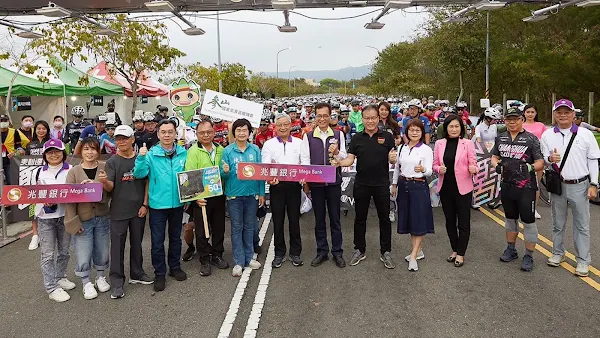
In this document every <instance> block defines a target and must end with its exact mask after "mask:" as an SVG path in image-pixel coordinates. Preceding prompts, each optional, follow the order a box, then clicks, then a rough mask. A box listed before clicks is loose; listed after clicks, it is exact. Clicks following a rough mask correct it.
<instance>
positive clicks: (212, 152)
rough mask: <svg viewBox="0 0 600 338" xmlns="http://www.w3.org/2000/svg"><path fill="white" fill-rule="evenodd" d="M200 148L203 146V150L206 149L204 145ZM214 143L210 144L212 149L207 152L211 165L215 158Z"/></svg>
mask: <svg viewBox="0 0 600 338" xmlns="http://www.w3.org/2000/svg"><path fill="white" fill-rule="evenodd" d="M202 148H204V150H206V151H208V150H207V149H206V147H204V146H202ZM215 148H216V147H215V145H214V144H213V146H212V151H208V154H209V155H210V163H212V165H213V166H215V165H216V164H215V159H216V158H217V150H216V149H215Z"/></svg>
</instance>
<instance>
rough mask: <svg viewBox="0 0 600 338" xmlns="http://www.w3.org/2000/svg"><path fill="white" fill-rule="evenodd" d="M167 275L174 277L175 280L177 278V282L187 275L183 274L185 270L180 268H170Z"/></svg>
mask: <svg viewBox="0 0 600 338" xmlns="http://www.w3.org/2000/svg"><path fill="white" fill-rule="evenodd" d="M169 276H171V277H173V278H175V280H177V281H179V282H181V281H184V280H186V279H187V275H186V274H185V271H183V270H181V268H179V269H174V270H171V272H169Z"/></svg>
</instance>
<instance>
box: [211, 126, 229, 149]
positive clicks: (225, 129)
mask: <svg viewBox="0 0 600 338" xmlns="http://www.w3.org/2000/svg"><path fill="white" fill-rule="evenodd" d="M214 129H215V138H214V142H215V143H218V144H220V145H222V146H223V147H227V145H228V144H229V139H228V138H227V137H228V136H229V124H228V123H227V122H225V121H223V122H221V123H216V124H215V127H214Z"/></svg>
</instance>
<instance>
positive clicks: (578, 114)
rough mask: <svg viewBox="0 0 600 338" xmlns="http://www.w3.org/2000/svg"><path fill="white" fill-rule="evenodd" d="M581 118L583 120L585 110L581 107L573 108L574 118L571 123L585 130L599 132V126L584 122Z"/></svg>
mask: <svg viewBox="0 0 600 338" xmlns="http://www.w3.org/2000/svg"><path fill="white" fill-rule="evenodd" d="M583 120H585V112H584V111H583V110H581V109H575V119H574V120H573V123H575V124H576V125H578V126H579V127H582V128H585V129H587V130H591V131H595V132H597V133H600V128H598V127H595V126H593V125H591V124H589V123H585V122H584V121H583Z"/></svg>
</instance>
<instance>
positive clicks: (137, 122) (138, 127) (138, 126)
mask: <svg viewBox="0 0 600 338" xmlns="http://www.w3.org/2000/svg"><path fill="white" fill-rule="evenodd" d="M143 114H144V112H143V111H141V110H137V111H136V112H135V114H134V115H133V118H132V121H133V136H134V138H135V141H134V143H133V145H134V150H136V151H137V149H139V148H140V147H141V146H142V143H143V141H142V137H143V136H144V133H145V132H146V129H144V116H143ZM138 143H139V145H138Z"/></svg>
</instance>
